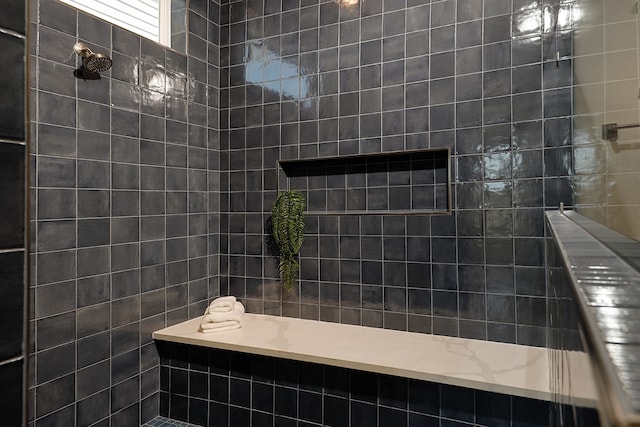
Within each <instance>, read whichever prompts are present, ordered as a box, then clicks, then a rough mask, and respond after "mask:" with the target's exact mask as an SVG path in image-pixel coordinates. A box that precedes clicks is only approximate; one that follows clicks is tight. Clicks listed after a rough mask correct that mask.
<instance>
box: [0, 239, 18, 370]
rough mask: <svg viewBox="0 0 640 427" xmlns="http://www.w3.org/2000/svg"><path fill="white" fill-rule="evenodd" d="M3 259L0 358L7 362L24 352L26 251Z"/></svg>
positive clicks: (3, 256) (2, 256) (10, 254)
mask: <svg viewBox="0 0 640 427" xmlns="http://www.w3.org/2000/svg"><path fill="white" fill-rule="evenodd" d="M0 258H1V259H2V263H0V265H2V270H3V271H2V273H3V274H2V276H1V277H2V285H1V286H0V289H1V292H2V298H1V301H2V307H3V310H2V313H3V314H2V316H3V320H4V321H3V323H2V325H3V326H2V329H3V331H2V335H3V337H5V338H4V339H3V340H2V345H1V346H0V357H1V358H2V360H7V359H9V358H12V357H16V356H18V355H20V353H21V351H22V323H23V321H22V313H23V305H24V287H23V286H24V277H23V267H24V251H16V252H7V253H3V254H2V255H1V256H0Z"/></svg>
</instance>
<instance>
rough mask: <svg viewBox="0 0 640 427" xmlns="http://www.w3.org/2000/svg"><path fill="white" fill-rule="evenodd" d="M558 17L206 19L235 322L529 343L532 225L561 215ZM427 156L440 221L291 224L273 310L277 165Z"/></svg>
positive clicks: (306, 1) (305, 8) (532, 13)
mask: <svg viewBox="0 0 640 427" xmlns="http://www.w3.org/2000/svg"><path fill="white" fill-rule="evenodd" d="M571 5H572V2H570V1H559V0H557V1H544V2H543V1H539V0H526V1H525V0H458V1H456V0H439V1H435V0H434V1H428V0H365V1H363V2H358V1H348V0H345V1H333V0H331V1H319V0H269V1H262V0H242V1H232V2H230V3H225V4H223V5H222V10H221V35H220V41H221V58H220V61H221V91H220V103H221V123H220V125H221V140H220V145H221V156H222V157H221V162H220V166H221V175H220V183H221V186H220V189H221V230H223V235H222V239H221V253H222V254H224V255H222V258H221V280H222V282H221V293H227V292H228V293H231V294H235V295H237V296H239V297H241V298H244V299H245V300H246V303H247V306H248V308H249V310H250V311H252V312H264V313H271V314H282V315H287V316H294V317H304V318H310V319H320V320H326V321H333V322H343V323H353V324H361V325H366V326H375V327H384V328H393V329H400V330H409V331H416V332H425V333H435V334H444V335H453V336H462V337H471V338H478V339H488V340H494V341H504V342H516V343H519V344H527V345H542V346H543V345H546V331H545V326H546V306H547V298H546V296H547V295H546V290H545V289H546V288H545V271H544V265H545V261H544V236H545V230H544V218H543V211H544V209H545V208H557V206H558V205H559V203H560V202H563V203H564V204H565V206H570V205H572V203H573V199H572V190H571V174H572V151H571V148H572V147H571V120H570V117H569V116H570V115H571V113H572V103H571V77H572V75H571V67H572V61H571V54H572V52H571ZM442 147H449V148H450V149H451V152H452V160H451V168H452V169H451V172H452V176H453V180H454V186H453V194H452V196H453V208H454V210H453V213H452V214H451V215H434V216H419V215H418V216H415V215H406V216H404V215H370V216H346V215H344V216H308V217H307V219H306V231H305V243H304V246H303V248H302V251H301V281H300V286H299V287H297V288H296V289H295V290H294V291H293V292H292V293H291V294H289V295H284V298H283V301H282V302H281V298H280V297H281V288H280V284H279V283H278V281H277V280H276V277H277V264H276V260H275V258H274V257H273V256H271V254H270V252H269V248H268V246H267V244H266V243H265V239H264V236H263V233H264V231H265V228H266V223H267V220H268V216H269V212H270V209H271V205H272V202H273V201H274V200H275V197H276V194H277V189H278V184H279V183H278V170H277V167H278V164H277V160H278V159H287V160H291V159H294V160H295V159H307V158H313V157H326V156H341V155H352V154H364V153H375V152H381V151H398V150H410V149H419V148H442ZM280 184H282V183H280ZM284 184H286V182H285V183H284Z"/></svg>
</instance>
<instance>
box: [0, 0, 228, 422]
mask: <svg viewBox="0 0 640 427" xmlns="http://www.w3.org/2000/svg"><path fill="white" fill-rule="evenodd" d="M30 4H31V6H32V10H31V18H32V22H31V25H32V30H33V31H32V34H33V37H32V38H31V47H30V54H31V66H32V68H31V70H30V73H31V74H30V75H31V80H30V84H31V86H30V93H31V99H32V108H31V113H32V114H31V119H32V120H31V123H32V124H31V126H32V127H31V131H32V134H33V136H34V141H35V143H34V144H33V145H32V156H31V159H32V171H33V175H32V193H31V194H32V211H31V219H32V223H31V237H32V242H31V243H32V247H31V256H32V272H31V303H32V307H31V313H30V314H31V322H30V326H31V332H32V340H31V348H30V352H31V360H30V367H31V377H30V390H29V391H30V398H31V403H32V404H31V408H30V409H31V413H30V418H31V419H30V423H31V425H34V426H45V425H66V426H73V425H98V424H99V425H104V424H107V425H112V426H138V425H140V424H141V423H142V422H145V421H147V420H149V419H151V418H153V417H155V416H157V415H158V410H159V399H158V397H159V359H158V355H157V352H156V349H155V346H154V343H153V341H152V339H151V332H152V331H154V330H157V329H159V328H162V327H164V326H167V325H170V324H174V323H177V322H180V321H183V320H186V319H188V318H191V317H194V316H197V315H199V314H201V313H202V312H203V311H204V308H205V307H206V305H207V303H208V301H209V300H210V299H211V298H212V297H214V296H217V295H218V292H219V291H218V284H217V274H218V272H217V266H218V259H217V249H216V248H217V245H218V243H217V242H218V235H217V234H218V228H217V227H218V225H217V212H218V208H217V204H218V191H217V189H218V178H217V172H216V171H217V167H218V117H219V112H218V105H217V96H216V93H217V91H218V47H217V43H218V30H217V28H218V20H219V6H218V5H217V4H216V3H213V2H209V1H207V0H191V1H190V2H189V5H190V7H189V10H188V13H189V15H190V18H191V22H200V23H202V25H192V27H191V30H190V31H189V32H188V34H187V37H188V41H189V49H188V53H187V54H186V55H184V54H180V53H178V52H176V51H174V50H171V49H168V48H164V47H162V46H160V45H158V44H156V43H154V42H151V41H148V40H146V39H144V38H141V37H139V36H137V35H134V34H132V33H130V32H128V31H125V30H123V29H121V28H118V27H115V26H112V25H110V24H108V23H106V22H104V21H102V20H100V19H97V18H94V17H92V16H89V15H87V14H85V13H83V12H78V11H77V10H75V9H73V8H71V7H69V6H67V5H65V4H62V3H60V2H58V1H54V0H40V1H38V2H30ZM76 41H81V42H85V43H86V44H87V45H89V47H90V48H91V49H93V50H94V51H95V52H98V53H103V54H106V55H108V56H110V57H112V59H113V68H112V69H111V70H109V71H107V72H104V73H102V77H101V79H99V80H83V79H77V78H75V77H74V74H73V72H74V70H75V69H76V67H77V66H78V65H79V63H78V62H77V61H78V58H77V56H76V55H72V47H73V44H74V43H75V42H76ZM0 78H2V77H0ZM2 158H3V159H4V157H2ZM3 161H4V160H3ZM5 170H6V169H5V168H2V171H3V172H2V173H5ZM2 232H3V233H4V229H3V231H2ZM3 277H5V276H3ZM2 300H3V301H4V298H3V299H2ZM3 312H4V311H3Z"/></svg>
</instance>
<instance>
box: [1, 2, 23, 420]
mask: <svg viewBox="0 0 640 427" xmlns="http://www.w3.org/2000/svg"><path fill="white" fill-rule="evenodd" d="M0 8H1V9H2V16H1V17H0V64H1V65H0V90H2V98H1V99H0V198H1V199H2V206H1V207H0V383H2V390H1V391H0V402H1V403H0V413H2V417H1V418H2V421H3V424H4V425H7V426H12V427H13V426H21V425H24V423H25V419H26V418H25V414H26V410H25V408H26V401H25V396H26V394H25V390H26V375H25V372H26V370H25V367H26V366H25V365H26V360H27V345H26V334H25V330H26V328H25V326H26V324H27V319H26V316H25V314H26V311H27V310H26V307H27V299H26V298H25V296H26V294H27V283H26V275H25V271H26V268H25V267H26V243H27V242H26V233H25V230H26V200H25V199H26V194H27V170H26V155H27V132H26V123H27V121H26V115H25V112H26V110H27V108H26V99H27V97H26V87H27V84H26V81H27V78H26V77H27V75H26V52H27V38H26V33H27V31H26V25H27V20H26V8H27V6H26V2H24V1H5V0H3V1H0Z"/></svg>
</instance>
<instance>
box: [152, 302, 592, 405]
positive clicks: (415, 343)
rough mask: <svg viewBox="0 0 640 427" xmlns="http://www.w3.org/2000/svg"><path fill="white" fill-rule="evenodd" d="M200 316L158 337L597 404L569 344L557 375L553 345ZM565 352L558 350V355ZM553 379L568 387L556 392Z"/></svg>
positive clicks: (580, 358) (579, 356) (586, 371)
mask: <svg viewBox="0 0 640 427" xmlns="http://www.w3.org/2000/svg"><path fill="white" fill-rule="evenodd" d="M199 325H200V318H196V319H192V320H188V321H186V322H182V323H179V324H177V325H174V326H170V327H168V328H165V329H162V330H159V331H156V332H154V333H153V338H154V339H156V340H159V341H170V342H175V343H182V344H190V345H195V346H201V347H210V348H218V349H224V350H232V351H239V352H244V353H252V354H259V355H263V356H272V357H277V358H283V359H292V360H298V361H304V362H313V363H319V364H323V365H330V366H338V367H343V368H349V369H357V370H362V371H369V372H376V373H381V374H388V375H395V376H399V377H406V378H413V379H419V380H424V381H431V382H436V383H442V384H449V385H454V386H460V387H468V388H473V389H477V390H485V391H491V392H496V393H503V394H509V395H514V396H520V397H527V398H533V399H540V400H547V401H552V400H554V395H555V396H556V398H557V396H558V395H560V397H561V401H562V402H563V403H569V404H573V405H576V406H581V407H596V401H597V398H596V391H595V387H594V384H593V381H592V376H591V371H590V367H589V362H588V357H587V355H586V354H585V353H581V352H565V353H563V357H567V358H568V362H569V363H568V364H567V365H568V366H570V367H571V372H567V373H566V375H567V377H566V378H564V380H563V381H557V380H556V379H552V378H550V377H551V374H550V372H551V371H550V369H549V366H550V363H549V358H550V357H551V354H552V352H553V351H552V350H549V349H546V348H538V347H529V346H522V345H515V344H503V343H497V342H491V341H480V340H472V339H465V338H451V337H444V336H438V335H427V334H418V333H412V332H400V331H393V330H388V329H379V328H369V327H363V326H354V325H344V324H338V323H329V322H318V321H313V320H303V319H294V318H289V317H277V316H268V315H259V314H246V315H245V319H244V326H243V327H242V328H240V329H236V330H233V331H226V332H216V333H208V334H204V333H201V332H198V326H199ZM558 354H559V353H557V352H556V353H555V355H556V357H557V356H558ZM552 383H554V384H556V383H562V384H563V385H564V390H563V391H562V392H561V393H554V390H552V389H553V387H552Z"/></svg>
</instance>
